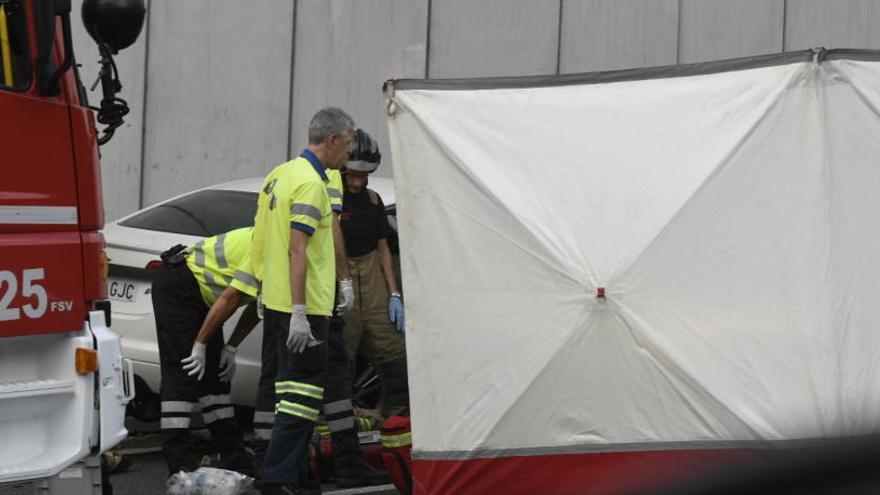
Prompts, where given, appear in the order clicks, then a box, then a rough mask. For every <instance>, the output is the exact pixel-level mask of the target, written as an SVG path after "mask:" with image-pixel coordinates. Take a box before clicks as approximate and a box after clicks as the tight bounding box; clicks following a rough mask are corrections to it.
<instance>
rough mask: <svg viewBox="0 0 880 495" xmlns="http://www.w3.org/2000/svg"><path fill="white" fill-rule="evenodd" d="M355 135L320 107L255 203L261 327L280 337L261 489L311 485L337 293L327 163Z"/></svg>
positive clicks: (336, 113) (337, 161)
mask: <svg viewBox="0 0 880 495" xmlns="http://www.w3.org/2000/svg"><path fill="white" fill-rule="evenodd" d="M353 133H354V123H353V121H352V119H351V117H349V116H348V115H347V114H346V113H345V112H343V111H342V110H340V109H338V108H332V107H328V108H324V109H321V110H320V111H318V113H316V114H315V116H314V117H313V118H312V120H311V122H310V123H309V145H308V148H307V149H305V150H304V151H303V152H302V153H301V154H300V156H299V157H297V158H296V159H294V160H291V161H289V162H286V163H283V164H281V165H279V166H277V167H275V169H273V170H272V171H271V172H270V173H269V175H268V176H267V177H266V179H265V181H264V183H263V187H262V188H261V191H260V194H259V199H258V202H257V215H256V220H255V226H254V236H253V250H254V255H253V256H254V269H255V273H256V275H257V279H258V280H260V281H261V283H262V303H263V304H264V305H265V313H264V320H263V327H264V332H268V333H269V334H270V335H272V336H273V337H274V338H275V347H276V355H277V374H276V379H275V397H276V404H275V419H274V424H273V427H272V434H271V439H270V441H269V445H268V448H267V450H266V454H265V461H264V463H263V471H262V487H261V490H262V492H263V493H264V494H274V493H291V492H293V493H302V492H305V491H308V488H309V481H308V471H309V468H308V446H309V441H310V439H311V436H312V432H313V429H314V424H315V422H316V421H317V419H318V415H319V413H320V409H321V404H322V401H323V398H324V382H325V379H326V372H327V352H328V351H327V347H328V331H329V325H330V317H331V316H332V315H333V304H334V296H335V292H336V290H335V285H336V262H335V253H334V245H333V233H332V213H331V212H332V210H331V207H330V200H329V195H328V192H327V184H328V182H329V178H328V177H327V174H326V169H339V168H340V167H341V166H342V165H344V164H345V162H346V160H347V158H348V148H349V145H350V144H351V141H352V138H353ZM318 492H320V488H318Z"/></svg>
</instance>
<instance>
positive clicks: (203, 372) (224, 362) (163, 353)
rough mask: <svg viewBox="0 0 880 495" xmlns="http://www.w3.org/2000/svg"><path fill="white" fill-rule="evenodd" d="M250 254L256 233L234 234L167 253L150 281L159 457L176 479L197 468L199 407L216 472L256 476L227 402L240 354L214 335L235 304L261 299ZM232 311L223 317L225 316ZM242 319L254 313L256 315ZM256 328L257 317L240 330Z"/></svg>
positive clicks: (251, 310)
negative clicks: (194, 426) (193, 427)
mask: <svg viewBox="0 0 880 495" xmlns="http://www.w3.org/2000/svg"><path fill="white" fill-rule="evenodd" d="M250 254H251V229H250V228H244V229H238V230H233V231H231V232H227V233H225V234H220V235H218V236H215V237H210V238H208V239H205V240H203V241H201V242H198V243H196V244H194V245H192V246H189V247H184V246H181V245H178V246H175V247H173V248H171V249H170V250H168V251H166V252H165V253H163V254H162V266H161V267H160V268H159V269H158V270H157V271H156V274H155V277H154V279H153V285H152V300H153V314H154V316H155V318H156V337H157V342H158V344H159V359H160V366H161V374H162V381H161V386H160V395H161V399H162V404H161V409H162V417H161V429H162V436H163V442H162V453H163V457H164V458H165V462H166V464H167V465H168V470H169V472H170V473H171V474H174V473H176V472H178V471H181V470H184V471H191V470H194V469H196V468H197V467H198V457H197V455H196V452H195V451H194V449H193V442H192V439H191V437H190V435H189V427H190V420H191V415H192V413H193V411H194V410H195V409H196V406H197V405H198V406H199V410H200V411H201V414H202V419H203V421H204V423H205V424H206V425H207V427H208V430H209V431H210V433H211V436H212V437H213V439H214V442H215V444H216V445H217V447H218V450H219V452H220V461H219V463H218V467H223V468H226V469H234V470H239V471H245V472H250V470H251V467H252V462H253V461H252V459H251V456H250V455H249V454H247V453H246V452H245V450H244V443H243V439H242V433H241V431H240V430H239V428H238V425H237V423H236V421H235V411H234V409H233V406H232V403H231V400H230V396H229V390H230V383H229V382H230V380H231V379H232V373H234V365H235V347H234V346H232V345H227V346H224V345H223V333H222V332H217V331H216V327H219V326H220V325H222V321H223V319H225V317H224V318H218V317H216V316H213V315H216V314H218V311H219V308H220V306H221V305H223V304H225V303H226V301H227V300H228V299H229V298H230V297H232V298H233V301H234V304H235V305H234V306H233V309H234V307H237V305H238V304H240V303H241V302H246V301H252V300H253V298H254V297H256V295H257V287H258V285H257V282H256V279H255V278H254V275H253V270H252V268H251V257H250ZM217 301H219V302H218V303H217V306H218V308H217V309H214V308H213V306H214V305H215V302H217ZM212 309H214V311H213V313H212V316H211V317H209V313H210V312H211V310H212ZM229 312H231V311H228V312H226V311H224V312H222V313H223V314H224V315H225V316H228V313H229ZM245 313H246V315H247V314H255V312H254V308H253V307H250V308H249V309H248V311H246V312H245ZM253 324H254V320H253V317H250V318H249V317H247V316H245V317H242V318H241V319H240V320H239V325H241V326H246V325H250V326H251V327H252V326H253ZM209 330H210V331H209ZM197 336H201V340H199V339H197Z"/></svg>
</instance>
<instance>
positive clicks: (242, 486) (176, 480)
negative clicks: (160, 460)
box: [166, 467, 254, 495]
mask: <svg viewBox="0 0 880 495" xmlns="http://www.w3.org/2000/svg"><path fill="white" fill-rule="evenodd" d="M253 483H254V479H253V478H251V477H250V476H245V475H243V474H241V473H237V472H235V471H229V470H226V469H217V468H211V467H200V468H198V469H196V470H195V471H192V472H186V471H180V472H178V473H176V474H174V475H173V476H171V477H170V478H168V482H167V484H166V489H167V493H168V495H241V494H243V493H245V492H246V491H248V490H250V489H251V486H253Z"/></svg>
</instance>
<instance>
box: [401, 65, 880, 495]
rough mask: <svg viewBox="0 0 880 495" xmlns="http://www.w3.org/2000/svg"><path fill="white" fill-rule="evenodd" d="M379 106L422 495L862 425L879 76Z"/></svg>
mask: <svg viewBox="0 0 880 495" xmlns="http://www.w3.org/2000/svg"><path fill="white" fill-rule="evenodd" d="M387 93H388V95H389V97H390V99H391V101H390V102H389V103H390V105H391V110H392V112H390V113H391V115H390V116H389V127H390V131H391V151H392V155H393V161H394V175H395V180H396V196H397V205H398V214H399V216H398V222H399V228H400V239H401V253H402V271H403V280H404V289H405V297H406V302H407V312H408V314H407V346H408V349H407V350H408V354H409V374H410V375H409V380H410V381H409V383H410V394H411V402H412V424H413V440H414V458H415V464H416V466H415V470H416V476H417V487H418V490H420V491H421V492H423V493H516V492H519V491H523V492H526V491H528V490H532V489H534V488H535V487H548V486H549V487H554V488H553V489H552V490H549V491H547V493H550V492H552V493H564V492H571V493H604V492H606V491H613V490H614V489H619V488H622V487H627V486H640V485H642V486H644V483H647V481H646V480H647V479H648V478H649V477H650V473H652V472H654V471H656V472H666V471H668V470H669V469H670V466H671V465H674V464H678V465H680V466H682V467H685V468H689V466H693V465H694V464H693V463H692V462H691V461H692V460H693V459H699V458H700V457H710V456H717V455H722V456H723V454H724V453H725V452H728V453H729V452H735V451H736V452H738V451H741V450H742V449H753V448H760V447H762V446H766V445H767V444H768V441H770V442H771V443H776V442H777V441H779V442H785V441H794V440H799V439H806V438H815V437H827V436H834V435H847V434H856V433H861V432H864V431H866V430H871V429H873V428H874V427H875V426H877V423H878V421H880V353H878V349H880V53H878V52H872V51H857V50H833V51H829V52H821V53H818V54H814V53H813V52H800V53H789V54H783V55H774V56H766V57H757V58H748V59H737V60H732V61H724V62H716V63H708V64H697V65H691V66H676V67H667V68H657V69H647V70H633V71H616V72H611V73H599V74H585V75H572V76H561V77H531V78H502V79H482V80H455V81H430V80H427V81H397V82H395V83H394V84H393V86H392V87H391V89H389V90H388V91H387ZM602 292H604V296H605V297H601V293H602ZM545 457H546V459H545V460H547V461H552V462H543V461H542V459H544V458H545ZM652 467H653V468H654V469H653V471H652ZM655 474H656V473H655ZM548 483H549V484H548ZM590 490H593V491H590ZM533 493H534V492H533Z"/></svg>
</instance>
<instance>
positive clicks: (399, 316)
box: [388, 292, 404, 333]
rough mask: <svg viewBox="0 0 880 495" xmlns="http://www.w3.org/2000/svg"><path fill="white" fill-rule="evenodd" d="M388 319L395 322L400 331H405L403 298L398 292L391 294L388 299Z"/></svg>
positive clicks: (395, 326)
mask: <svg viewBox="0 0 880 495" xmlns="http://www.w3.org/2000/svg"><path fill="white" fill-rule="evenodd" d="M388 319H389V320H391V323H394V328H395V329H396V330H397V331H398V332H400V333H403V331H404V325H403V319H404V317H403V299H401V298H400V294H398V293H396V292H395V293H394V294H391V297H390V298H389V299H388Z"/></svg>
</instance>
